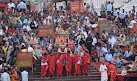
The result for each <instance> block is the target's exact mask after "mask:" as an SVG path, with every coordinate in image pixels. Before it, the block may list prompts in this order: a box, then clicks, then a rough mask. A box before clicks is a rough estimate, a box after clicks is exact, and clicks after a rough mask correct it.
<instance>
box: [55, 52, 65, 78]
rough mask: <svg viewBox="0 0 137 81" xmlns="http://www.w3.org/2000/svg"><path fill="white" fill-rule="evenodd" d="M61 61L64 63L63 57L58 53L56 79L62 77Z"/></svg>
mask: <svg viewBox="0 0 137 81" xmlns="http://www.w3.org/2000/svg"><path fill="white" fill-rule="evenodd" d="M63 61H64V57H63V55H61V53H60V52H59V53H58V55H57V56H56V73H57V77H58V76H62V72H63Z"/></svg>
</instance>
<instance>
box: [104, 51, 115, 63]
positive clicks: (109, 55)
mask: <svg viewBox="0 0 137 81" xmlns="http://www.w3.org/2000/svg"><path fill="white" fill-rule="evenodd" d="M112 58H113V57H112V54H108V53H107V54H106V56H105V59H106V61H108V62H110V61H111V60H112Z"/></svg>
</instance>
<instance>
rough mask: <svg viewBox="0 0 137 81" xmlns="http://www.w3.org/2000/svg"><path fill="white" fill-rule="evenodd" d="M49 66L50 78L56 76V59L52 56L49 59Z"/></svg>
mask: <svg viewBox="0 0 137 81" xmlns="http://www.w3.org/2000/svg"><path fill="white" fill-rule="evenodd" d="M48 65H49V72H48V74H49V76H50V75H52V76H54V72H55V57H54V56H53V55H52V56H50V57H49V62H48Z"/></svg>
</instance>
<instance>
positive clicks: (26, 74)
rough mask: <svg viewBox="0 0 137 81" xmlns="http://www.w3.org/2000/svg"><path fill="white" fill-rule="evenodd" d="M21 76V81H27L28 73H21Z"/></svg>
mask: <svg viewBox="0 0 137 81" xmlns="http://www.w3.org/2000/svg"><path fill="white" fill-rule="evenodd" d="M21 76H22V81H28V72H27V71H23V72H21Z"/></svg>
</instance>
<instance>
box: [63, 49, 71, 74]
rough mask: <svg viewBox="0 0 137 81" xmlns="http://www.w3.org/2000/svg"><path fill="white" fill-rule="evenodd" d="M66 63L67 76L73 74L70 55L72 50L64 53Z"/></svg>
mask: <svg viewBox="0 0 137 81" xmlns="http://www.w3.org/2000/svg"><path fill="white" fill-rule="evenodd" d="M64 63H65V70H66V74H67V76H68V75H71V69H72V67H71V65H72V57H71V55H70V51H68V53H67V54H65V55H64Z"/></svg>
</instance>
